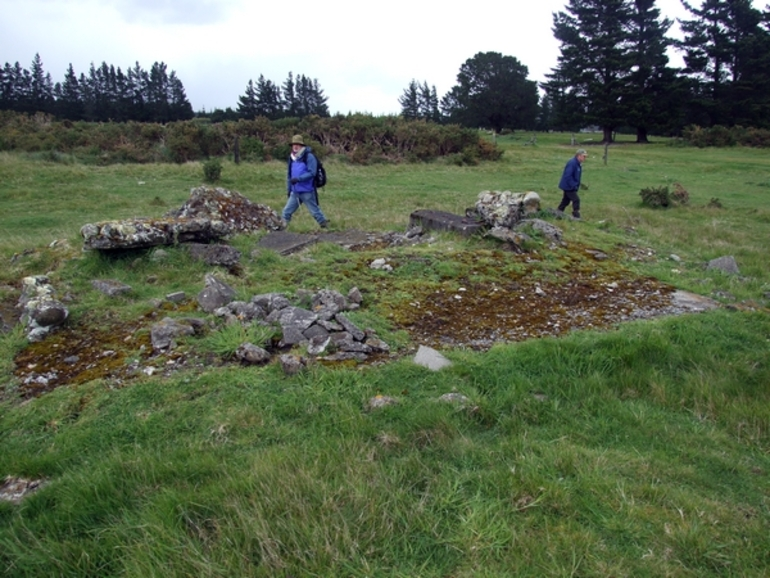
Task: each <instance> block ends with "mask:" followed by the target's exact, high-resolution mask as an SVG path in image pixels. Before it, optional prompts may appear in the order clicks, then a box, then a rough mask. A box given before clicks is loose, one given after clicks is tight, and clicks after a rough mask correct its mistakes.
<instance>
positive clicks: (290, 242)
mask: <svg viewBox="0 0 770 578" xmlns="http://www.w3.org/2000/svg"><path fill="white" fill-rule="evenodd" d="M317 242H318V235H313V234H308V233H289V232H288V231H273V232H272V233H269V234H267V235H265V236H264V237H262V238H261V239H260V240H259V242H258V243H257V247H261V248H262V249H270V250H271V251H275V252H276V253H280V254H281V255H290V254H291V253H296V252H297V251H300V250H302V249H304V248H305V247H307V246H309V245H312V244H313V243H317Z"/></svg>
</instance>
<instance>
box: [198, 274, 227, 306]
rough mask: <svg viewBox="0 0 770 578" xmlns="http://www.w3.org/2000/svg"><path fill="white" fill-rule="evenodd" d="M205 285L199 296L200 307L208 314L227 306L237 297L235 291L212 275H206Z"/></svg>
mask: <svg viewBox="0 0 770 578" xmlns="http://www.w3.org/2000/svg"><path fill="white" fill-rule="evenodd" d="M204 284H205V287H204V289H203V291H201V292H200V293H199V294H198V305H200V308H201V309H203V310H204V311H205V312H206V313H211V312H213V311H214V310H215V309H217V308H219V307H222V306H223V305H226V304H227V303H229V302H230V301H232V300H233V298H234V297H235V289H233V288H232V287H230V286H229V285H227V284H226V283H224V282H223V281H220V280H219V279H217V278H216V277H214V276H213V275H212V274H210V273H208V274H207V275H206V278H205V281H204Z"/></svg>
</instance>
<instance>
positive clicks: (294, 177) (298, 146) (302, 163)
mask: <svg viewBox="0 0 770 578" xmlns="http://www.w3.org/2000/svg"><path fill="white" fill-rule="evenodd" d="M317 170H318V159H316V158H315V155H314V154H313V151H312V149H311V148H310V147H309V146H305V141H304V140H303V139H302V135H298V134H295V135H294V137H292V139H291V155H290V157H289V161H288V170H287V175H286V191H287V193H288V196H289V199H288V200H287V201H286V206H285V207H284V208H283V214H282V215H281V216H282V217H283V220H284V221H286V226H288V225H289V221H291V216H292V215H293V214H294V213H295V212H296V211H297V209H299V206H300V205H301V204H302V203H304V204H305V205H307V208H308V210H309V211H310V214H311V215H313V218H314V219H315V220H316V222H317V223H318V224H319V225H320V227H321V228H322V229H325V228H326V227H328V226H329V221H327V220H326V217H325V216H324V214H323V211H321V207H319V206H318V192H317V191H316V188H315V183H314V179H315V174H316V171H317Z"/></svg>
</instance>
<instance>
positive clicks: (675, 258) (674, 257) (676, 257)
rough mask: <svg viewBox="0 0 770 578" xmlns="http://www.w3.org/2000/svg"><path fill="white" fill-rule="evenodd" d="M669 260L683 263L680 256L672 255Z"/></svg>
mask: <svg viewBox="0 0 770 578" xmlns="http://www.w3.org/2000/svg"><path fill="white" fill-rule="evenodd" d="M668 258H669V259H671V260H672V261H674V262H675V263H681V262H682V258H681V257H680V256H679V255H675V254H674V253H671V254H670V255H669V256H668Z"/></svg>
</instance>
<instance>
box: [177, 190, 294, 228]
mask: <svg viewBox="0 0 770 578" xmlns="http://www.w3.org/2000/svg"><path fill="white" fill-rule="evenodd" d="M166 216H167V217H174V218H177V219H180V218H181V219H196V218H207V219H212V220H217V221H221V222H222V223H224V224H225V226H226V227H227V229H228V230H229V231H230V232H231V233H250V232H254V231H259V230H269V231H279V230H281V229H283V228H284V227H285V223H284V222H283V220H282V219H281V216H280V215H279V214H278V213H276V212H275V211H274V210H273V209H271V208H270V207H268V206H267V205H260V204H257V203H252V202H251V201H250V200H249V199H247V198H246V197H244V196H243V195H242V194H240V193H238V192H237V191H228V190H227V189H223V188H220V187H216V188H215V187H205V186H203V187H196V188H194V189H192V190H190V198H189V199H188V200H187V202H186V203H185V204H184V205H182V207H181V208H179V209H177V210H175V211H170V212H168V213H167V214H166Z"/></svg>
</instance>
